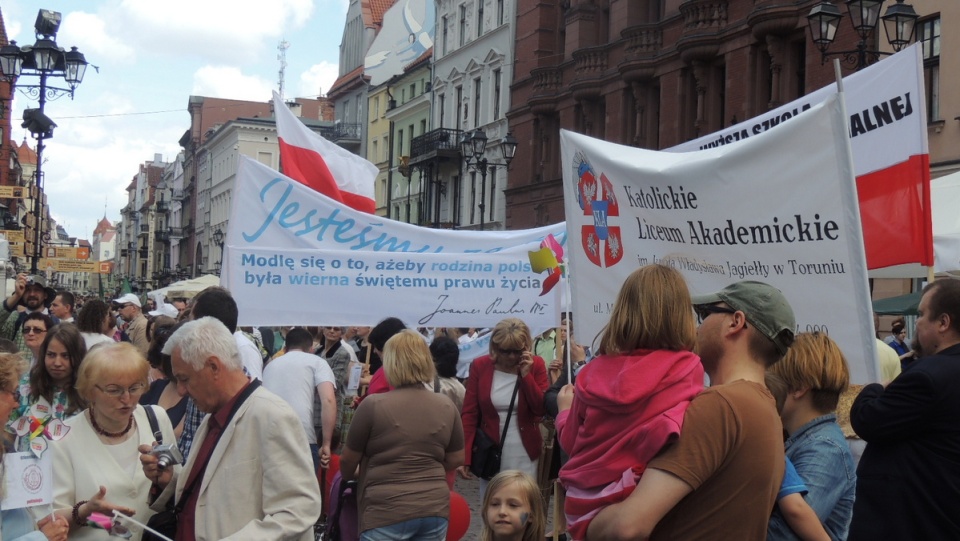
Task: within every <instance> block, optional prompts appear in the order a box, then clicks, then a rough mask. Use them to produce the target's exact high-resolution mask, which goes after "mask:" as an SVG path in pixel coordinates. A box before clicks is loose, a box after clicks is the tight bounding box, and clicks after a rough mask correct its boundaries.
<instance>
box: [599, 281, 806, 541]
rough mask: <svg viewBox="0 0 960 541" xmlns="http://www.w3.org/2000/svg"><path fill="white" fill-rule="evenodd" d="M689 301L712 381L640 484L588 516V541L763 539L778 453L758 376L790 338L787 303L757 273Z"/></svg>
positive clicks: (779, 440)
mask: <svg viewBox="0 0 960 541" xmlns="http://www.w3.org/2000/svg"><path fill="white" fill-rule="evenodd" d="M693 302H694V307H695V310H696V312H697V315H698V316H699V318H700V321H701V323H700V328H699V330H698V333H697V345H698V349H699V353H700V357H701V363H702V364H703V367H704V370H705V371H706V373H707V374H708V375H709V376H710V381H711V384H712V386H711V387H710V388H709V389H707V390H705V391H704V392H703V393H701V394H700V395H698V396H697V397H696V398H694V399H693V401H692V402H691V403H690V407H689V408H688V409H687V411H686V413H685V415H684V421H683V428H682V429H681V432H680V438H679V439H678V440H677V442H676V443H674V444H672V445H671V446H669V447H667V448H666V449H664V450H663V451H662V452H661V453H660V454H659V455H658V456H657V457H656V458H655V459H654V460H653V461H652V462H650V464H649V466H648V467H647V469H646V471H645V472H644V473H643V477H641V478H640V482H639V483H638V485H637V488H636V490H635V491H634V492H633V493H632V494H631V495H630V496H629V497H628V498H627V499H626V500H625V501H623V502H621V503H618V504H615V505H611V506H609V507H607V508H605V509H603V510H602V511H601V512H600V514H599V515H597V517H596V518H595V519H594V520H593V521H592V522H591V523H590V529H589V530H588V534H587V537H588V539H589V540H590V541H597V540H602V539H647V538H650V539H684V540H696V539H718V538H722V539H738V540H752V539H756V540H762V539H765V538H766V533H767V521H768V519H769V518H770V512H771V510H772V509H773V505H774V503H775V501H776V496H777V491H778V489H779V488H780V482H781V481H782V479H783V468H784V454H783V427H782V426H781V424H780V417H779V416H778V415H777V409H776V405H775V403H774V400H773V396H772V395H771V394H770V392H769V391H768V390H767V388H766V386H765V385H764V383H763V375H764V371H765V370H766V368H767V367H768V366H770V365H772V364H773V363H775V362H777V361H779V360H780V359H781V358H782V357H783V354H784V353H786V351H787V348H789V347H790V344H792V343H793V336H794V329H795V328H796V322H795V319H794V316H793V310H792V309H791V308H790V305H789V303H787V300H786V298H785V297H784V296H783V294H782V293H781V292H780V291H779V290H777V289H776V288H774V287H772V286H770V285H768V284H765V283H762V282H754V281H743V282H737V283H734V284H731V285H729V286H727V287H726V288H724V289H723V290H721V291H719V292H717V293H714V294H711V295H705V296H702V297H695V298H694V299H693Z"/></svg>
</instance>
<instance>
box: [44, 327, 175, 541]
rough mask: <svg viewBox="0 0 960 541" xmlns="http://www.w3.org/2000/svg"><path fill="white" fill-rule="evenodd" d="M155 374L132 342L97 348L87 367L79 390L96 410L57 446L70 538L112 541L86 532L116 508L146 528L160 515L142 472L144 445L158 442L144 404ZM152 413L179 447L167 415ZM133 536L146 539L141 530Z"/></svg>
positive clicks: (57, 480) (61, 502)
mask: <svg viewBox="0 0 960 541" xmlns="http://www.w3.org/2000/svg"><path fill="white" fill-rule="evenodd" d="M149 370H150V365H149V364H148V363H147V361H146V359H144V358H143V355H142V354H141V353H140V352H139V351H138V350H137V348H136V347H134V346H133V345H132V344H129V343H126V342H124V343H115V344H106V345H102V346H98V347H96V348H94V349H93V350H91V351H90V353H88V354H87V356H86V358H85V359H84V360H83V363H81V365H80V373H79V375H78V377H77V389H78V390H79V391H80V395H81V396H82V397H83V398H84V399H85V400H86V401H87V403H88V404H89V405H90V407H89V408H87V409H86V410H85V411H83V412H82V413H81V414H79V415H77V416H75V417H73V418H71V419H69V420H67V421H66V424H67V426H69V427H70V431H69V432H68V433H67V435H66V436H65V437H64V438H63V439H61V440H59V441H57V442H54V443H53V444H52V445H51V447H52V448H53V452H54V453H53V460H54V463H53V464H54V467H53V471H54V485H53V486H54V495H53V496H54V507H55V508H56V509H57V513H58V514H59V515H61V516H63V517H64V518H66V519H67V520H69V521H70V539H78V540H104V541H106V540H107V539H109V538H110V535H109V534H108V533H107V532H106V531H105V530H100V529H94V528H93V527H90V526H86V524H87V519H88V518H89V517H90V515H91V514H92V513H101V514H104V515H107V516H110V517H112V516H113V510H114V509H117V510H119V511H120V512H121V513H124V514H128V515H129V514H133V515H135V517H136V519H137V520H138V521H139V522H142V523H146V522H147V519H149V518H150V516H152V515H153V514H154V511H152V510H150V507H149V506H148V505H147V499H148V497H149V493H150V487H151V482H150V480H149V479H147V477H146V476H145V475H144V474H143V470H142V468H141V467H140V459H139V457H140V453H139V452H138V450H137V447H138V446H140V445H141V444H146V445H150V444H152V443H153V442H154V441H159V439H158V438H157V437H155V436H154V434H153V433H152V432H153V431H152V430H151V428H150V422H149V420H148V418H147V414H146V410H144V408H143V406H140V405H139V404H138V403H137V402H138V400H139V399H140V395H141V394H142V393H143V392H144V391H145V390H146V389H147V374H148V372H149ZM148 407H151V408H153V411H154V413H155V414H156V417H157V421H158V427H159V428H160V431H161V433H162V435H163V437H162V440H163V443H173V444H175V443H176V439H175V438H174V435H173V427H172V426H171V425H170V420H169V419H168V418H167V414H166V412H165V411H164V410H163V408H159V407H154V406H148ZM173 467H174V468H176V469H177V470H179V468H180V467H179V466H173ZM108 498H109V499H108ZM125 526H126V525H125ZM130 530H131V531H132V532H133V539H134V540H139V539H140V537H141V533H142V532H141V531H140V530H139V528H135V527H133V526H130Z"/></svg>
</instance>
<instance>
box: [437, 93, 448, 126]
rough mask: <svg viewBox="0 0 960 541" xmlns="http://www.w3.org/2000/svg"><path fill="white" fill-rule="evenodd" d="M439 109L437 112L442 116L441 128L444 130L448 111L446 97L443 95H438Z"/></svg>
mask: <svg viewBox="0 0 960 541" xmlns="http://www.w3.org/2000/svg"><path fill="white" fill-rule="evenodd" d="M437 109H438V111H437V112H438V113H440V115H439V116H440V127H441V128H442V127H444V125H443V118H444V113H446V111H447V105H446V96H444V95H443V94H438V95H437Z"/></svg>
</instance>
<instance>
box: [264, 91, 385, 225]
mask: <svg viewBox="0 0 960 541" xmlns="http://www.w3.org/2000/svg"><path fill="white" fill-rule="evenodd" d="M273 109H274V113H273V114H274V116H275V117H276V118H277V136H278V137H279V139H280V169H281V172H282V173H283V174H284V175H287V176H288V177H290V178H292V179H294V180H297V181H299V182H301V183H303V184H304V185H306V186H309V187H311V188H313V189H314V190H316V191H318V192H320V193H322V194H323V195H326V196H327V197H329V198H331V199H335V200H337V201H339V202H341V203H343V204H344V205H347V206H348V207H351V208H354V209H356V210H359V211H361V212H367V213H370V214H373V213H374V212H376V210H377V203H376V199H375V198H374V192H373V190H374V183H375V180H376V178H377V174H378V173H379V172H380V170H379V169H378V168H377V166H376V165H373V164H372V163H370V162H369V161H367V160H366V159H364V158H363V157H361V156H357V155H356V154H354V153H352V152H350V151H348V150H345V149H343V148H341V147H340V146H339V145H337V144H335V143H332V142H330V141H327V140H326V139H324V138H323V137H322V136H320V135H318V134H317V133H315V132H313V131H312V130H310V129H309V128H307V127H306V126H305V125H304V124H303V122H300V119H298V118H297V116H296V115H294V114H293V113H292V112H291V111H290V109H289V108H287V105H286V104H285V103H284V102H283V100H282V99H280V95H279V94H277V93H276V92H274V93H273Z"/></svg>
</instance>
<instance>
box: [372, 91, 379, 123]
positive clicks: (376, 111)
mask: <svg viewBox="0 0 960 541" xmlns="http://www.w3.org/2000/svg"><path fill="white" fill-rule="evenodd" d="M379 116H380V96H376V97H374V98H373V118H374V120H376V119H377V118H378V117H379Z"/></svg>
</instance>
